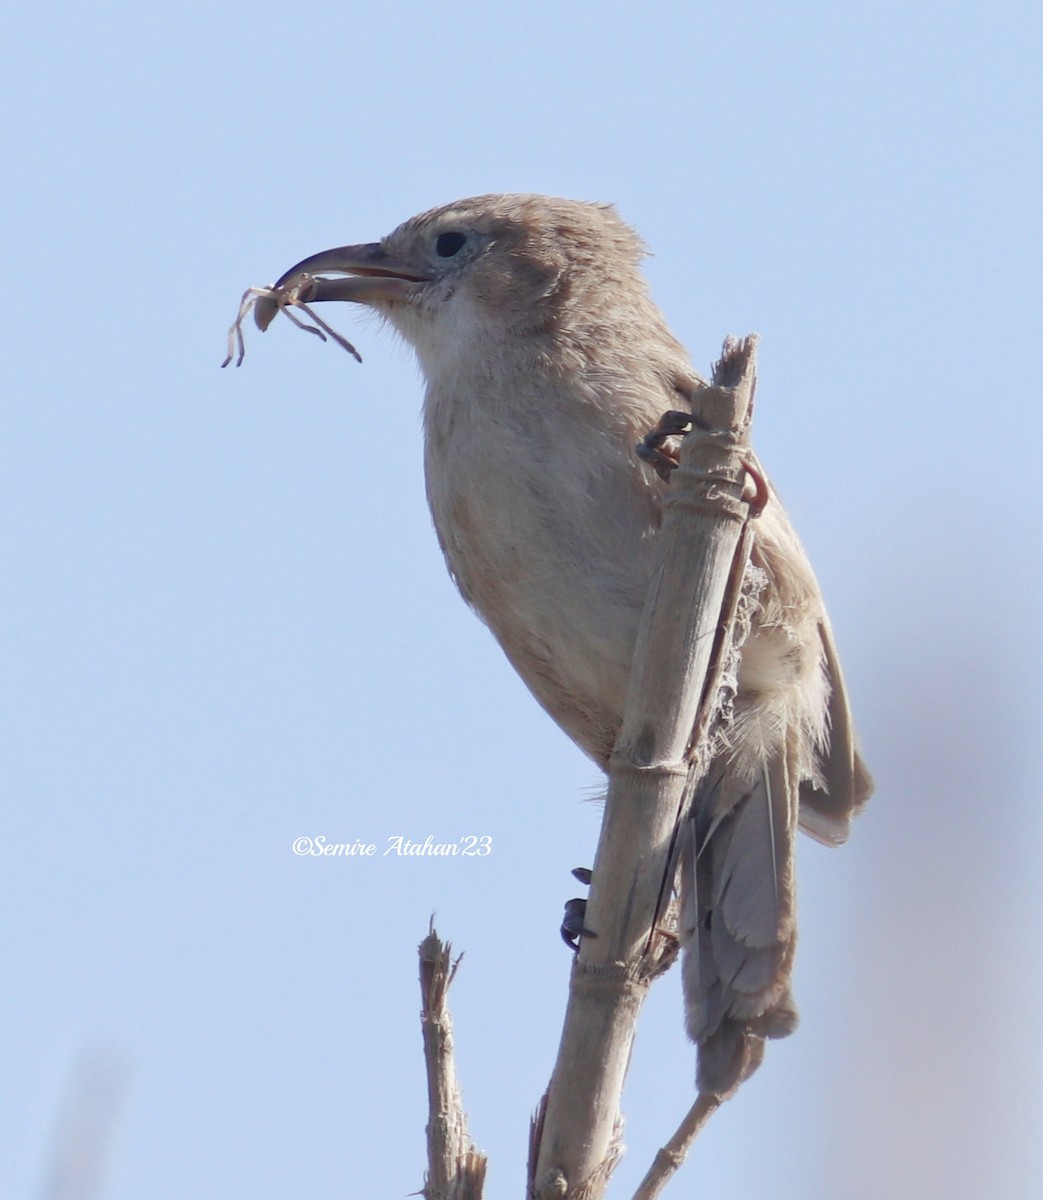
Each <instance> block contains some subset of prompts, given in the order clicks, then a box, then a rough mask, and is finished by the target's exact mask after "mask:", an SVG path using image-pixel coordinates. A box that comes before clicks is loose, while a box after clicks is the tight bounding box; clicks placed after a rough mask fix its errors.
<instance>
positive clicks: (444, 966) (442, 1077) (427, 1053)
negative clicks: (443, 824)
mask: <svg viewBox="0 0 1043 1200" xmlns="http://www.w3.org/2000/svg"><path fill="white" fill-rule="evenodd" d="M451 951H452V947H451V946H450V945H449V943H448V942H443V941H442V940H441V938H439V936H438V934H437V933H435V928H434V922H433V920H432V924H431V928H430V932H429V933H428V935H427V937H426V938H424V940H423V941H422V942H421V943H420V950H419V954H420V995H421V999H422V1002H423V1007H422V1009H421V1012H420V1025H421V1029H422V1030H423V1035H424V1062H425V1064H426V1066H427V1100H428V1121H427V1178H426V1179H425V1181H424V1186H423V1188H422V1189H421V1190H422V1194H423V1195H424V1197H425V1198H426V1200H481V1196H482V1188H483V1186H484V1183H485V1169H486V1166H487V1159H486V1157H485V1155H484V1154H482V1153H481V1152H480V1151H479V1150H478V1149H477V1148H476V1147H475V1145H474V1143H473V1142H472V1141H471V1138H470V1136H469V1134H468V1132H467V1114H466V1113H465V1112H464V1108H463V1102H462V1100H461V1098H460V1087H459V1085H458V1083H457V1081H456V1068H455V1065H454V1062H453V1022H452V1018H451V1017H450V1015H449V1005H448V1001H447V996H448V992H449V985H450V984H451V983H452V982H453V978H454V977H455V975H456V969H457V967H458V966H459V965H460V959H459V958H458V959H456V961H455V962H453V961H452V954H451ZM461 957H462V956H461Z"/></svg>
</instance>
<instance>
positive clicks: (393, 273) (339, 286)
mask: <svg viewBox="0 0 1043 1200" xmlns="http://www.w3.org/2000/svg"><path fill="white" fill-rule="evenodd" d="M327 271H330V272H334V273H335V274H338V275H341V276H346V278H340V279H323V278H320V277H319V276H321V275H323V274H325V273H326V272H327ZM430 278H431V277H430V275H426V274H422V273H421V272H419V271H417V270H416V269H415V268H413V267H408V266H406V265H404V264H403V263H400V262H397V261H396V260H395V259H394V258H393V257H392V256H391V255H390V254H388V252H387V250H385V249H384V247H383V245H381V243H380V242H370V243H368V244H365V245H360V246H336V247H334V249H332V250H320V251H319V253H318V254H312V255H310V256H309V257H308V258H305V259H302V260H301V261H300V262H299V263H297V264H296V266H293V267H291V268H290V269H289V270H288V271H286V272H284V273H283V274H282V275H281V276H280V277H279V278H278V279H277V280H276V281H275V283H274V284H273V285H272V288H271V290H272V291H273V292H280V291H288V290H289V289H290V288H292V287H294V286H295V282H296V281H297V280H298V279H300V280H301V282H302V284H303V286H302V287H301V290H300V299H301V300H303V301H304V303H305V304H314V303H316V302H317V301H320V300H352V301H354V302H355V303H357V304H373V303H381V302H388V301H398V302H402V301H406V300H409V299H411V298H412V297H413V296H414V295H416V293H417V292H418V291H419V289H420V286H421V285H422V284H424V283H426V282H427V281H428V280H429V279H430ZM278 311H279V307H278V305H277V304H276V302H275V301H274V300H271V299H268V298H266V297H262V298H260V299H259V300H258V301H257V304H256V305H255V307H254V321H256V323H257V327H258V329H261V330H264V329H267V328H268V326H269V325H270V324H271V323H272V321H273V320H274V319H275V315H276V313H277V312H278Z"/></svg>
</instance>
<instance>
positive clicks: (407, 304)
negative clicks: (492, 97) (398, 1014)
mask: <svg viewBox="0 0 1043 1200" xmlns="http://www.w3.org/2000/svg"><path fill="white" fill-rule="evenodd" d="M644 253H645V249H644V245H643V243H642V242H641V240H640V238H639V237H638V236H637V235H636V234H635V233H634V231H633V230H632V229H631V228H630V227H629V226H628V225H626V224H625V223H624V222H623V221H622V220H621V219H620V218H619V217H618V216H617V214H616V212H615V210H614V209H613V208H612V207H611V206H609V205H603V204H587V203H582V202H580V201H575V200H560V199H555V198H552V197H548V196H536V195H489V196H477V197H474V198H472V199H468V200H460V201H457V202H456V203H454V204H446V205H443V206H442V207H440V208H436V209H432V210H430V211H429V212H425V213H421V214H420V215H419V216H416V217H412V218H410V220H408V221H406V222H404V223H403V224H402V225H400V226H399V227H398V228H397V229H396V230H395V231H394V232H393V233H390V234H389V235H388V236H387V237H385V238H383V239H382V240H381V241H379V242H372V243H367V244H360V245H355V246H339V247H336V248H334V249H332V250H323V251H321V252H320V253H319V254H313V255H311V256H310V257H308V258H306V259H304V260H303V261H301V262H299V263H297V264H296V265H295V266H293V267H291V268H290V270H289V271H287V272H286V273H285V274H284V275H283V276H282V277H281V278H280V279H279V280H278V282H277V283H276V284H275V288H274V290H276V291H278V290H280V289H289V288H292V287H294V286H295V284H296V283H298V281H300V280H301V278H302V277H310V279H309V281H308V283H307V286H306V288H305V289H304V290H303V291H302V298H303V299H304V300H305V301H306V302H307V303H308V304H313V303H316V302H318V301H327V300H348V301H353V302H355V303H360V304H365V305H368V306H369V307H370V308H372V309H373V310H375V311H376V312H378V313H380V314H381V315H382V316H383V317H385V318H386V319H387V320H388V321H389V322H390V323H391V324H392V325H393V326H394V327H395V328H396V329H397V330H398V331H399V333H401V334H402V335H403V337H405V338H406V339H407V340H408V341H409V342H411V343H412V344H413V346H414V347H415V349H416V351H417V354H418V356H419V357H420V360H421V365H423V366H424V368H425V371H429V370H430V368H431V367H432V366H435V365H436V364H437V363H438V361H439V360H440V359H442V358H443V357H444V355H445V353H446V351H447V347H448V346H449V345H452V346H455V347H456V348H457V349H458V350H459V349H460V348H463V347H466V348H469V349H474V348H476V347H481V348H482V349H483V350H484V351H485V352H487V351H488V348H489V345H490V339H493V340H495V341H496V342H497V343H498V344H501V345H502V344H503V341H504V338H505V337H506V336H509V337H512V338H516V337H518V336H519V335H525V336H528V337H532V336H537V337H538V336H539V335H540V334H547V335H551V336H554V335H559V334H563V335H565V336H567V335H568V333H569V332H572V333H574V334H576V335H579V334H580V332H581V330H586V331H589V330H590V329H591V328H596V327H598V326H601V327H602V328H603V327H604V326H605V325H617V326H618V324H619V322H620V318H622V319H623V320H624V321H626V320H627V319H628V318H629V321H634V320H635V319H637V320H640V319H641V318H645V319H647V315H648V314H647V311H642V312H635V311H633V310H634V308H635V305H637V306H638V307H640V308H641V309H644V308H645V306H646V305H650V303H651V302H650V301H649V300H648V296H647V290H646V287H645V284H644V280H643V279H642V277H641V275H640V272H639V270H638V264H639V263H640V260H641V258H642V257H643V255H644ZM276 311H277V309H276V305H275V304H274V303H271V302H261V303H259V304H258V305H257V308H256V319H257V323H258V325H259V326H260V327H261V328H262V329H264V328H267V326H268V324H269V323H270V322H271V320H272V318H273V317H274V316H275V313H276Z"/></svg>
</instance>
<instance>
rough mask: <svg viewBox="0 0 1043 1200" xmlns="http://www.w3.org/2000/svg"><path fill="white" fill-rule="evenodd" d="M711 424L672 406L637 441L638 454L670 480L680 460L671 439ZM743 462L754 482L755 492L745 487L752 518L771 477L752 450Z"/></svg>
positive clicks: (764, 500)
mask: <svg viewBox="0 0 1043 1200" xmlns="http://www.w3.org/2000/svg"><path fill="white" fill-rule="evenodd" d="M708 428H709V426H707V425H706V424H705V423H704V422H703V421H701V420H700V419H699V418H698V417H697V416H695V415H694V414H692V413H686V412H681V411H680V410H678V409H669V410H668V411H667V412H665V413H663V415H662V416H661V417H660V418H659V423H658V424H657V425H656V427H655V429H653V430H652V431H651V432H650V433H647V434H646V435H645V437H644V438H643V439H642V440H641V441H640V442H638V444H637V446H636V451H637V456H638V458H640V459H641V460H642V462H646V463H648V464H649V465H650V466H652V467H654V468H655V470H656V473H657V474H658V476H659V478H660V479H665V480H669V478H670V475H671V473H672V472H673V471H676V470H677V467H678V463H679V457H678V453H679V452H678V447H677V445H676V443H675V442H672V439H676V438H681V437H684V435H685V434H686V433H689V432H690V431H691V430H693V429H701V430H703V431H704V432H705V431H706V430H707V429H708ZM742 465H743V469H744V470H745V472H746V474H747V476H748V478H749V482H750V483H751V484H752V485H753V492H752V494H751V495H747V494H746V493H745V490H744V492H743V499H744V500H746V501H747V502H748V503H749V506H750V518H751V519H756V518H757V517H759V516H760V515H761V513H762V512H763V511H764V506H765V505H766V504H767V503H768V499H769V496H770V494H771V493H770V491H769V488H768V481H767V479H766V478H765V476H764V472H763V471H762V470H761V468H760V465H759V463H758V462H757V460H756V458H754V456H753V454H752V453H750V454H748V455H747V456H746V458H745V459H744V460H743V464H742Z"/></svg>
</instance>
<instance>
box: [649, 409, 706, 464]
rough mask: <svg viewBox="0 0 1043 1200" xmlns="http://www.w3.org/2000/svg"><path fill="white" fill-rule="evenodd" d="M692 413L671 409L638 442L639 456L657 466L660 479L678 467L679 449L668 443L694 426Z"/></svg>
mask: <svg viewBox="0 0 1043 1200" xmlns="http://www.w3.org/2000/svg"><path fill="white" fill-rule="evenodd" d="M694 420H695V419H694V418H693V417H692V414H691V413H686V412H680V411H679V410H677V409H669V410H668V411H667V412H665V413H663V415H662V416H661V417H660V418H659V423H658V424H657V425H656V427H655V429H653V430H652V431H651V432H650V433H647V434H645V436H644V438H643V439H642V440H641V441H640V442H638V444H637V447H636V449H637V456H638V458H640V459H641V460H642V461H643V462H646V463H648V464H649V465H650V466H653V467H655V469H656V473H657V474H658V476H659V478H660V479H669V478H670V473H671V471H675V470H676V469H677V449H676V447H674V446H672V445H668V443H669V441H670V439H671V438H678V437H683V436H684V434H686V433H687V432H688V430H689V429H691V428H692V426H693V421H694Z"/></svg>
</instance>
